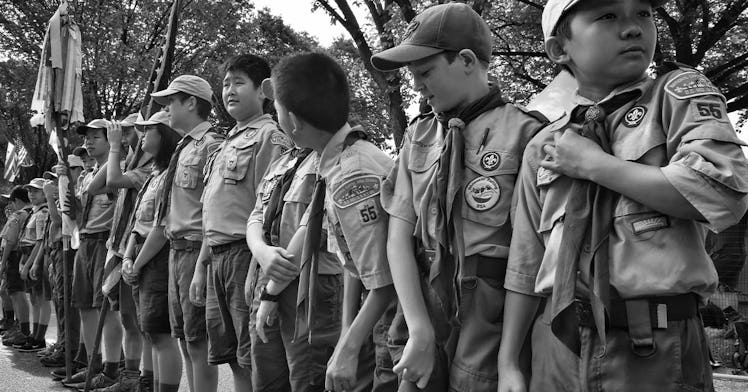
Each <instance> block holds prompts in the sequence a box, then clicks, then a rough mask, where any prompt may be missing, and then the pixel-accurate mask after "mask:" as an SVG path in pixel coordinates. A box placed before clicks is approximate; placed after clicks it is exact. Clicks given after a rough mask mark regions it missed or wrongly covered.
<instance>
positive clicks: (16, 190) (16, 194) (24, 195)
mask: <svg viewBox="0 0 748 392" xmlns="http://www.w3.org/2000/svg"><path fill="white" fill-rule="evenodd" d="M10 200H11V201H12V200H20V201H22V202H24V203H27V204H28V203H30V201H29V192H28V191H27V190H26V188H24V187H23V186H21V185H16V186H14V187H13V189H11V190H10Z"/></svg>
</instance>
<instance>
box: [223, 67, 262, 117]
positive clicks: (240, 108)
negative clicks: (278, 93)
mask: <svg viewBox="0 0 748 392" xmlns="http://www.w3.org/2000/svg"><path fill="white" fill-rule="evenodd" d="M221 97H222V98H223V105H224V106H225V107H226V111H228V112H229V114H230V115H231V117H232V118H234V120H237V121H243V120H248V119H250V118H252V117H255V116H257V115H258V114H260V113H262V101H263V100H264V99H265V95H264V94H262V89H261V88H259V87H258V86H255V83H254V82H253V81H252V79H250V78H249V75H247V74H246V73H245V72H243V71H228V72H226V76H225V77H224V78H223V91H222V93H221Z"/></svg>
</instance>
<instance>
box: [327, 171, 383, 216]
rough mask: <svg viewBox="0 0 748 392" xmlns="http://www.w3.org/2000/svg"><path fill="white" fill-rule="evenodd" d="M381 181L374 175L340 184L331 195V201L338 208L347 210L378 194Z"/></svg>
mask: <svg viewBox="0 0 748 392" xmlns="http://www.w3.org/2000/svg"><path fill="white" fill-rule="evenodd" d="M381 183H382V179H381V178H379V177H378V176H376V175H373V174H370V175H363V176H359V177H355V178H352V179H350V180H348V181H345V182H344V183H343V184H341V185H340V186H339V187H338V188H337V189H336V190H335V191H334V192H333V193H332V201H333V203H335V205H336V206H338V208H347V207H350V206H352V205H354V204H356V203H358V202H360V201H363V200H366V199H368V198H371V197H374V196H376V195H378V194H379V191H380V189H381Z"/></svg>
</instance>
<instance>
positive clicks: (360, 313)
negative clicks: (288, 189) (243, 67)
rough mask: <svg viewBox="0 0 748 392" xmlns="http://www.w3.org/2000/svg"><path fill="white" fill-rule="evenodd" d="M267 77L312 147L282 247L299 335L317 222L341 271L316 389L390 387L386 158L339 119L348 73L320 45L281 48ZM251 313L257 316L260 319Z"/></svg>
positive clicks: (313, 272)
mask: <svg viewBox="0 0 748 392" xmlns="http://www.w3.org/2000/svg"><path fill="white" fill-rule="evenodd" d="M272 85H273V91H274V98H275V101H274V102H275V107H276V109H277V111H278V120H279V122H280V124H281V127H283V129H285V130H287V132H289V134H290V136H291V138H292V139H293V140H294V142H295V143H296V145H297V146H299V147H303V148H312V149H313V150H314V151H315V152H316V153H317V154H319V156H320V159H319V168H318V169H317V173H318V177H317V181H316V184H315V189H314V194H313V195H312V199H311V201H310V205H309V208H308V209H307V211H306V213H305V215H304V217H303V218H302V222H301V223H300V227H301V228H300V230H299V232H297V233H296V235H295V238H294V239H292V240H291V244H290V245H289V249H291V250H290V251H289V253H291V255H285V256H283V257H285V258H290V257H293V256H292V255H293V254H296V255H298V256H300V258H299V259H300V262H299V264H300V267H301V276H300V278H299V286H298V287H299V288H298V291H299V293H298V299H297V304H299V305H300V309H298V310H297V311H298V312H300V313H301V316H302V317H303V316H306V320H305V321H302V323H299V322H298V321H297V325H298V324H302V325H303V323H304V322H306V326H305V331H304V332H306V333H305V334H303V335H311V336H312V338H314V328H315V325H314V323H315V321H316V318H317V317H319V316H317V315H315V313H316V312H317V310H316V309H314V304H315V303H316V298H315V297H316V296H317V295H319V294H320V293H319V291H320V290H319V288H318V287H317V282H318V279H319V278H318V276H317V275H318V273H319V271H320V267H321V265H320V262H319V254H320V252H319V250H320V247H321V241H322V240H323V238H324V236H322V233H324V232H325V230H324V229H323V228H324V227H325V226H326V227H327V228H328V230H326V232H327V233H328V236H327V249H329V250H330V251H333V250H334V251H335V252H336V253H337V254H338V257H339V259H340V261H341V262H342V263H343V266H344V267H345V269H346V270H347V271H348V272H347V274H346V277H345V289H344V292H345V296H344V301H343V302H344V304H343V309H342V311H343V316H342V319H343V321H342V324H343V327H342V328H343V331H342V332H341V337H340V340H339V341H338V342H337V345H336V347H335V351H334V352H333V354H332V357H331V358H330V360H329V362H328V369H327V374H326V377H325V378H326V379H325V389H326V390H333V391H364V390H374V391H393V390H395V389H396V388H397V385H396V381H397V380H396V377H395V375H394V374H393V373H392V370H391V369H392V362H391V359H390V356H389V353H388V352H387V349H386V341H385V340H386V330H387V328H389V324H390V322H391V320H392V316H393V315H394V308H395V304H396V300H395V292H394V288H393V286H392V277H391V275H390V270H389V266H388V264H387V258H386V256H385V254H384V246H385V241H386V236H387V221H388V216H387V214H386V213H385V212H384V211H383V210H382V207H381V205H380V203H379V191H380V184H381V181H382V179H383V178H384V177H385V176H386V175H387V173H388V172H389V170H390V169H391V168H392V160H391V159H390V158H389V157H388V156H387V155H386V154H385V153H383V152H382V151H381V150H379V149H378V148H376V147H375V146H374V145H373V144H372V143H370V142H369V141H367V140H365V139H366V136H365V134H364V132H363V130H362V129H360V128H358V127H355V128H351V127H350V126H349V125H348V123H347V120H348V112H349V104H350V102H349V88H348V81H347V79H346V76H345V73H344V72H343V70H342V69H341V67H340V65H338V64H337V63H336V62H335V60H333V59H331V58H330V57H328V56H326V55H324V54H321V53H307V54H301V55H295V56H291V57H288V58H286V59H284V60H282V61H281V62H280V63H279V64H278V65H277V66H276V68H275V71H274V74H273V78H272ZM325 195H327V197H326V196H325ZM325 217H326V218H325ZM300 233H301V234H300ZM297 236H303V237H302V238H303V241H304V242H303V247H302V249H301V251H298V247H297V246H295V245H294V242H295V241H296V240H297V238H296V237H297ZM276 283H277V282H275V281H271V282H270V283H269V284H268V286H267V288H266V290H265V291H266V293H267V294H271V295H277V294H279V293H280V291H281V290H282V289H283V287H284V286H285V283H284V284H281V285H278V284H276ZM361 285H363V288H364V289H365V294H364V298H365V299H364V300H363V302H362V295H361ZM353 293H355V294H353ZM263 303H264V301H263ZM260 313H262V312H260ZM297 317H298V316H297ZM260 318H261V316H260V315H258V322H261V321H265V320H262V319H260ZM310 324H311V326H310ZM297 334H298V333H297ZM303 337H304V336H301V338H303ZM372 343H376V348H375V347H372Z"/></svg>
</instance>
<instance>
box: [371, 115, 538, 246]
mask: <svg viewBox="0 0 748 392" xmlns="http://www.w3.org/2000/svg"><path fill="white" fill-rule="evenodd" d="M540 125H541V124H540V122H539V121H538V120H536V119H535V118H533V117H531V116H529V115H527V114H525V113H524V112H522V111H521V110H519V109H518V108H517V107H515V106H513V105H511V104H505V105H503V106H500V107H498V108H496V109H493V110H491V111H488V112H486V113H483V114H482V115H480V116H479V117H478V118H476V119H475V120H473V121H471V122H470V123H469V124H467V125H466V127H465V129H464V130H463V137H464V140H465V153H464V156H465V167H464V173H465V174H464V176H463V179H464V182H463V188H462V196H463V197H462V199H463V205H462V207H461V208H462V217H463V236H464V239H465V256H472V255H478V254H480V255H483V256H487V257H497V258H506V257H507V256H508V255H509V242H510V240H511V234H512V229H511V221H510V219H509V211H510V207H511V203H512V194H513V193H514V184H515V181H516V179H517V172H518V171H519V165H520V162H521V160H522V151H523V150H524V148H525V146H526V145H527V143H528V142H529V141H530V139H531V138H532V137H533V135H534V134H535V133H536V132H537V130H538V129H539V127H540ZM446 132H447V130H446V129H444V127H443V126H442V125H441V124H440V123H439V121H437V119H436V116H435V115H434V114H428V115H424V116H421V117H419V118H418V119H417V120H415V121H414V122H412V123H411V124H410V126H409V127H408V131H407V133H406V135H405V140H404V142H403V146H402V148H401V149H400V155H399V157H398V164H397V168H396V169H395V170H394V171H393V172H392V173H391V174H390V176H389V177H388V179H387V182H386V184H385V187H384V189H383V191H384V193H383V194H382V203H383V205H384V208H385V209H386V210H387V212H388V213H389V214H390V215H392V216H395V217H398V218H400V219H402V220H404V221H406V222H409V223H411V224H413V225H415V233H414V236H415V237H416V238H419V239H420V240H421V241H422V242H423V246H424V247H425V248H426V249H427V250H435V249H437V248H438V242H437V238H438V234H437V233H438V231H439V230H443V229H444V228H439V227H437V216H436V214H437V212H438V211H439V208H438V205H437V204H436V199H435V198H434V197H433V195H434V192H435V191H436V190H435V188H434V184H433V183H434V181H433V179H434V177H435V176H436V175H437V173H436V172H437V166H438V165H437V161H438V160H439V155H440V153H441V151H442V149H443V148H444V143H445V140H444V137H445V135H446Z"/></svg>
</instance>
